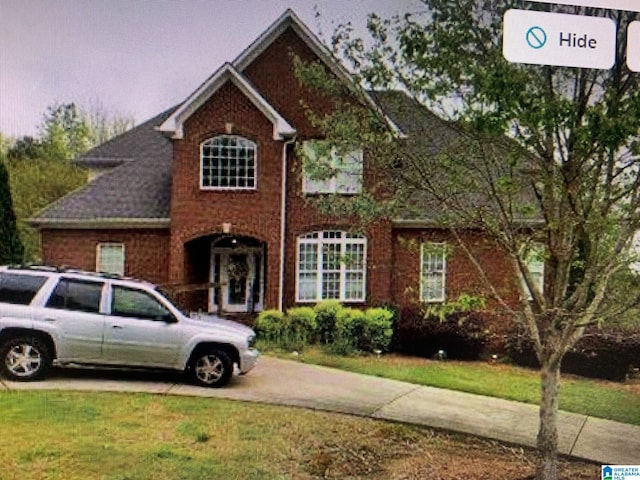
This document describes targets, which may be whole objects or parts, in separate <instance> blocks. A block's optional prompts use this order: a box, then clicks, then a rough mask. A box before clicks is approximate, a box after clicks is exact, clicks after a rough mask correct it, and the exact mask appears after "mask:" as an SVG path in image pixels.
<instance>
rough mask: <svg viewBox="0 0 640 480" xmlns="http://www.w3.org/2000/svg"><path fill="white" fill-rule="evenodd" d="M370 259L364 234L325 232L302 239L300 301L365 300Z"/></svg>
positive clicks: (299, 256)
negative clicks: (367, 265) (368, 261)
mask: <svg viewBox="0 0 640 480" xmlns="http://www.w3.org/2000/svg"><path fill="white" fill-rule="evenodd" d="M366 257H367V240H366V238H365V237H364V236H363V235H358V234H351V233H348V232H343V231H323V232H314V233H309V234H307V235H302V236H300V237H298V262H297V267H298V272H297V283H296V294H297V295H296V296H297V300H298V301H299V302H316V301H319V300H326V299H335V300H341V301H353V302H361V301H364V300H365V292H366V288H365V271H366Z"/></svg>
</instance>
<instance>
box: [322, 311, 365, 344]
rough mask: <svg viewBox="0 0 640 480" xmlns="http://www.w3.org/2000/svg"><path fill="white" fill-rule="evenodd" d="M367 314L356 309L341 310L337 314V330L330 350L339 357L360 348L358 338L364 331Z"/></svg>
mask: <svg viewBox="0 0 640 480" xmlns="http://www.w3.org/2000/svg"><path fill="white" fill-rule="evenodd" d="M364 325H365V314H364V312H363V311H362V310H356V309H354V308H341V309H340V310H338V312H337V314H336V328H335V334H334V338H333V342H332V343H331V344H330V347H329V348H330V350H331V352H333V353H336V354H338V355H349V354H351V353H354V352H355V351H356V349H357V348H358V338H359V337H360V336H361V334H362V333H361V332H363V331H364Z"/></svg>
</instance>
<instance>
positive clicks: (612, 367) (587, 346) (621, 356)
mask: <svg viewBox="0 0 640 480" xmlns="http://www.w3.org/2000/svg"><path fill="white" fill-rule="evenodd" d="M507 349H508V352H509V356H510V357H511V359H512V360H513V361H514V362H515V363H517V364H518V365H521V366H525V367H532V368H539V367H540V364H539V363H538V359H537V358H536V356H535V353H534V349H533V343H532V342H531V340H530V339H529V336H528V334H527V333H526V332H525V331H524V328H516V329H514V330H513V332H511V333H510V334H509V336H508V337H507ZM638 367H640V331H637V330H636V331H629V330H621V329H620V330H617V329H604V330H599V329H596V328H592V329H590V330H588V331H587V332H586V333H585V334H584V335H583V337H582V338H580V340H578V342H577V343H576V345H575V346H574V347H573V348H572V349H571V350H569V351H568V352H567V353H566V354H565V356H564V358H563V360H562V365H561V371H562V372H564V373H573V374H575V375H581V376H583V377H590V378H601V379H605V380H614V381H621V380H625V378H626V377H627V375H629V374H630V373H631V371H632V370H633V369H634V368H638Z"/></svg>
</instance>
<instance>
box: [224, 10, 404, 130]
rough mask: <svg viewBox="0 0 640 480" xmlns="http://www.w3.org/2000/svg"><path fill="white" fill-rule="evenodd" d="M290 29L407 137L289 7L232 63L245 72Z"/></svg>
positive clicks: (384, 118) (358, 94)
mask: <svg viewBox="0 0 640 480" xmlns="http://www.w3.org/2000/svg"><path fill="white" fill-rule="evenodd" d="M288 28H292V29H293V31H294V32H295V33H296V34H297V35H298V37H300V39H301V40H302V41H303V42H304V43H305V44H306V45H307V46H308V47H309V48H310V49H311V51H312V52H313V53H314V54H315V55H316V56H317V57H318V58H319V59H320V60H321V61H322V63H323V64H324V65H325V66H326V67H327V68H328V69H329V70H330V71H331V72H332V73H333V74H334V75H336V77H337V78H338V79H340V80H341V81H342V82H344V84H345V85H346V86H347V87H348V88H349V89H350V90H352V91H357V96H360V97H362V98H363V100H364V103H365V104H366V106H368V107H370V108H372V109H373V110H374V111H375V112H377V113H378V114H379V115H380V116H381V118H382V119H383V120H384V121H385V122H386V123H387V125H388V126H389V127H390V128H391V130H392V131H393V132H394V134H396V135H397V136H398V137H399V138H404V137H405V134H404V132H403V131H402V130H401V129H400V128H399V127H398V126H397V125H396V124H395V123H394V121H393V120H392V119H391V118H389V117H388V116H387V115H386V114H385V113H384V112H383V111H382V110H381V109H380V107H379V105H378V104H377V103H376V102H375V101H374V100H373V98H371V96H370V95H369V93H368V92H366V91H362V90H360V89H359V88H358V86H357V85H356V84H355V82H354V80H353V77H352V76H351V74H350V73H349V72H348V71H347V70H346V69H345V68H344V66H343V65H342V64H341V63H340V62H339V61H337V60H336V58H335V56H334V55H333V53H332V52H331V51H330V50H329V49H328V48H327V47H326V45H324V44H323V43H322V42H321V41H320V39H319V38H318V37H317V36H316V35H315V34H314V33H313V32H312V31H311V30H310V29H309V27H307V26H306V25H305V24H304V23H303V22H302V20H300V18H299V17H298V16H297V15H296V14H295V12H294V11H293V10H291V9H290V8H289V9H287V10H286V11H285V12H284V13H283V14H282V15H281V16H280V18H278V19H277V20H276V21H275V22H273V23H272V24H271V26H270V27H269V28H267V29H266V30H265V31H264V32H263V33H262V34H261V35H260V36H259V37H258V38H257V39H256V40H255V41H254V42H253V43H252V44H251V45H249V46H248V47H247V48H246V49H245V50H244V51H243V52H242V53H241V54H240V55H238V57H237V58H236V59H235V60H234V61H233V66H234V67H235V68H236V69H237V70H238V71H239V72H244V71H245V69H246V68H247V67H248V66H249V65H251V63H252V62H253V61H254V60H255V59H256V58H258V57H259V56H260V55H261V54H262V53H263V52H264V51H265V50H267V49H268V48H269V47H270V46H271V45H272V44H273V43H274V42H275V40H276V39H278V38H279V37H280V35H282V34H283V33H284V32H285V31H286V30H287V29H288Z"/></svg>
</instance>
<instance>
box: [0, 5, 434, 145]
mask: <svg viewBox="0 0 640 480" xmlns="http://www.w3.org/2000/svg"><path fill="white" fill-rule="evenodd" d="M314 6H316V8H317V10H318V12H319V13H320V18H319V19H318V18H316V16H315V14H314ZM289 7H290V8H292V9H293V10H294V11H295V12H296V14H297V15H298V16H299V17H300V18H301V19H302V21H303V22H305V23H306V24H307V26H308V27H309V28H310V29H311V30H313V31H314V32H316V33H319V32H320V31H321V32H322V33H323V34H324V36H325V37H330V35H331V33H332V32H333V30H334V29H335V27H336V26H337V25H338V24H339V23H343V22H346V21H352V22H353V23H354V25H355V26H356V27H358V28H362V32H363V33H364V26H365V22H366V16H367V14H368V13H370V12H376V13H378V14H379V15H380V16H382V17H390V16H392V15H394V14H396V13H405V12H414V11H418V10H421V9H422V7H421V5H420V3H419V1H418V0H0V132H2V133H3V134H4V135H8V136H14V137H17V136H22V135H35V134H37V125H38V124H39V123H40V122H41V120H42V116H43V114H44V112H45V111H46V108H47V106H49V105H53V104H54V103H56V102H57V103H66V102H71V101H75V102H76V103H79V104H80V105H83V106H89V105H92V104H96V103H101V104H102V105H103V106H104V107H105V108H107V109H108V110H111V111H112V112H116V113H118V114H120V115H126V116H133V118H134V119H135V121H136V123H140V122H142V121H144V120H146V119H147V118H150V117H152V116H154V115H155V114H157V113H159V112H161V111H163V110H164V109H166V108H168V107H170V106H172V105H174V104H176V103H178V102H180V101H182V100H184V99H185V98H186V97H187V96H188V95H189V94H190V93H191V92H193V91H194V90H195V89H196V88H197V87H198V86H199V85H200V83H202V82H203V81H204V80H206V79H207V77H208V76H209V75H210V74H212V73H213V72H214V71H215V70H216V69H217V68H218V67H219V66H220V65H221V64H222V63H224V62H225V61H231V60H233V59H234V58H235V57H236V56H237V55H238V54H239V53H240V52H241V51H242V50H243V49H244V48H245V47H247V46H248V45H249V44H250V43H251V42H252V41H253V40H254V39H255V38H256V37H258V35H260V34H261V33H262V32H263V31H264V30H265V29H266V28H267V27H268V26H269V25H270V24H271V23H272V22H273V21H274V20H276V19H277V18H278V17H279V16H280V15H281V14H282V13H283V12H284V11H285V10H286V9H287V8H289Z"/></svg>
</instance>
